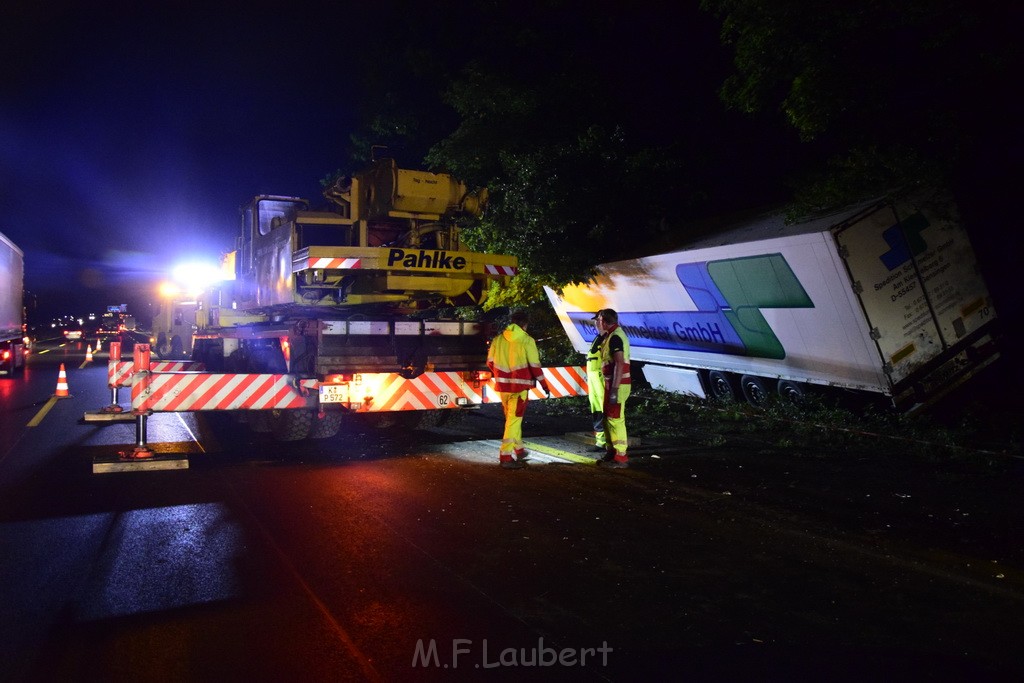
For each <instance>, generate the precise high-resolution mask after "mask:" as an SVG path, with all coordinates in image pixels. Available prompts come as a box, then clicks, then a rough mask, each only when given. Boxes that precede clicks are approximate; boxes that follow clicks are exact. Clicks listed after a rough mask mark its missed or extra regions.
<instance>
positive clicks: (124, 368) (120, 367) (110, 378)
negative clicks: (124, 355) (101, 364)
mask: <svg viewBox="0 0 1024 683" xmlns="http://www.w3.org/2000/svg"><path fill="white" fill-rule="evenodd" d="M134 371H135V364H134V363H133V362H132V361H122V360H112V361H108V362H107V386H109V387H130V386H131V385H132V372H134Z"/></svg>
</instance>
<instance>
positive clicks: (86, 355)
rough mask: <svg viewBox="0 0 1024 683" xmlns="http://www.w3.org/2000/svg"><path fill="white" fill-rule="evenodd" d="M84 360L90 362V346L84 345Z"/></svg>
mask: <svg viewBox="0 0 1024 683" xmlns="http://www.w3.org/2000/svg"><path fill="white" fill-rule="evenodd" d="M85 362H86V363H91V362H92V347H91V346H86V347H85Z"/></svg>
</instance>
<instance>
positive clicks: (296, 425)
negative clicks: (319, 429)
mask: <svg viewBox="0 0 1024 683" xmlns="http://www.w3.org/2000/svg"><path fill="white" fill-rule="evenodd" d="M268 417H269V418H270V431H271V433H272V434H273V435H274V440H275V441H302V440H303V439H305V438H306V437H308V436H309V432H310V430H311V429H312V428H313V418H314V417H315V415H314V414H313V411H312V410H309V409H305V408H303V409H300V410H274V411H271V412H270V414H269V416H268Z"/></svg>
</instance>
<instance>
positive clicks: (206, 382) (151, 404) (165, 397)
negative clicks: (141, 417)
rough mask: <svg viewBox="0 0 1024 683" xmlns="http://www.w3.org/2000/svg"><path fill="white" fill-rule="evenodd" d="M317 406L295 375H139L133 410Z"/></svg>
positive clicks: (133, 386) (264, 408)
mask: <svg viewBox="0 0 1024 683" xmlns="http://www.w3.org/2000/svg"><path fill="white" fill-rule="evenodd" d="M314 406H315V397H313V396H305V395H303V394H302V393H301V392H300V390H299V389H298V388H297V387H296V386H295V378H294V377H293V376H292V375H246V374H239V373H232V374H211V373H176V372H175V373H145V372H138V373H135V375H134V380H133V382H132V410H133V411H136V412H141V411H153V412H191V411H197V410H276V409H288V408H307V407H310V408H311V407H314Z"/></svg>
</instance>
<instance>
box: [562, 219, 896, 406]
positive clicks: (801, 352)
mask: <svg viewBox="0 0 1024 683" xmlns="http://www.w3.org/2000/svg"><path fill="white" fill-rule="evenodd" d="M548 296H549V298H550V299H551V302H552V305H553V306H554V308H555V310H556V312H557V313H558V315H559V318H560V320H561V322H562V325H563V327H564V328H565V331H566V333H567V334H568V336H569V338H570V339H571V340H572V342H573V345H574V347H575V348H576V350H577V351H580V352H581V353H583V352H586V350H587V349H589V346H590V343H591V341H592V340H593V339H594V337H595V335H596V329H595V328H594V326H593V323H592V322H591V320H590V317H591V316H592V315H593V314H594V312H596V311H597V310H599V309H601V308H613V309H615V310H616V311H618V313H619V322H620V325H622V327H623V328H624V329H625V331H626V334H627V335H628V337H629V340H630V347H631V351H632V357H633V359H634V360H637V361H645V362H650V363H658V364H664V365H669V366H677V367H697V368H711V369H723V370H728V371H731V372H736V373H747V374H755V375H760V376H765V377H779V378H784V379H790V380H794V381H802V382H811V383H817V384H830V385H835V386H842V387H848V388H854V389H862V390H869V391H876V392H883V393H885V392H888V390H889V382H888V380H887V378H886V376H885V374H884V373H883V372H882V369H881V362H880V359H879V357H878V350H877V347H876V346H875V344H874V342H873V341H872V340H871V338H870V336H869V327H868V324H867V321H866V319H865V317H864V313H863V310H862V309H861V306H860V303H859V302H858V300H857V298H856V296H855V294H854V293H853V292H852V291H851V289H850V285H849V279H848V275H847V273H846V270H845V266H844V265H843V262H842V259H841V258H840V257H839V255H838V253H837V250H836V245H835V242H834V240H833V239H832V235H831V233H830V232H829V231H828V230H824V231H817V232H809V233H800V234H791V235H785V236H781V237H775V238H771V239H762V240H757V241H749V242H745V243H740V244H727V245H719V246H710V247H704V248H697V249H690V250H686V251H678V252H673V253H670V254H662V255H658V256H651V257H647V258H641V259H634V260H629V261H621V262H617V263H611V264H607V265H604V266H601V267H600V268H599V273H598V276H597V278H596V280H595V281H594V282H592V283H590V284H588V285H585V286H575V287H567V288H566V289H565V290H563V292H562V294H561V295H558V294H556V293H555V292H553V291H551V290H549V291H548Z"/></svg>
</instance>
